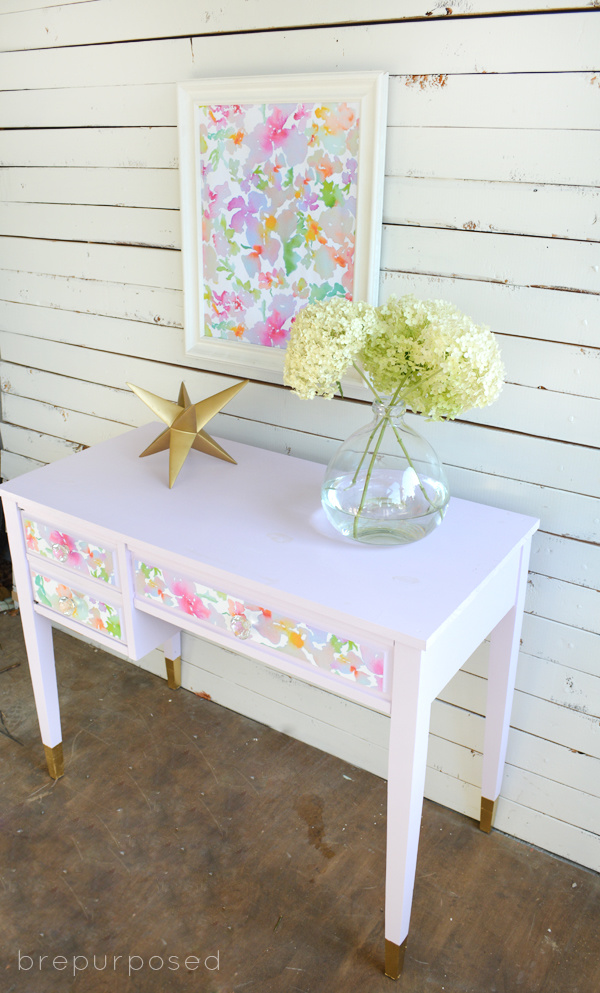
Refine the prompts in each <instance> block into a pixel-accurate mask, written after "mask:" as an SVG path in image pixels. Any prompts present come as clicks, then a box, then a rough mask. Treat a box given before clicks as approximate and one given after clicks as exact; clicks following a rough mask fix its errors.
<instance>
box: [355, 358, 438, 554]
mask: <svg viewBox="0 0 600 993" xmlns="http://www.w3.org/2000/svg"><path fill="white" fill-rule="evenodd" d="M352 365H353V366H354V368H355V369H356V371H357V373H358V374H359V376H360V377H361V378H362V379H363V380H364V381H365V383H366V384H367V386H368V387H369V389H370V390H371V393H372V394H373V396H374V397H375V399H376V400H377V402H378V403H380V404H381V406H382V407H383V408H384V411H385V413H384V415H383V423H382V424H381V428H380V434H379V438H378V439H377V444H376V446H375V449H374V451H373V455H372V456H371V461H370V463H369V468H368V470H367V478H366V479H365V485H364V489H363V492H362V497H361V501H360V506H359V508H358V511H357V514H356V517H355V518H354V526H353V531H354V537H355V538H356V537H357V533H358V520H359V517H360V514H361V512H362V510H363V508H364V505H365V503H366V500H367V490H368V488H369V482H370V480H371V475H372V472H373V467H374V465H375V459H376V456H377V453H378V452H379V448H380V447H381V443H382V441H383V436H384V434H385V428H386V421H387V422H388V423H389V425H390V427H391V428H392V431H393V432H394V435H395V436H396V441H397V442H398V444H399V445H400V448H401V449H402V451H403V453H404V457H405V458H406V461H407V462H408V464H409V466H410V468H411V469H412V470H413V472H414V474H415V476H416V477H417V480H418V483H419V489H420V490H421V493H422V494H423V496H424V497H425V499H426V500H427V503H428V504H429V506H430V507H433V503H432V501H431V499H430V498H429V494H428V493H427V490H426V489H425V487H424V486H423V483H422V482H421V477H420V476H419V473H418V472H417V470H416V469H415V467H414V465H413V462H412V459H411V457H410V455H409V454H408V451H407V449H406V445H405V444H404V442H403V441H402V438H401V436H400V434H399V433H398V429H397V427H396V425H395V424H394V422H393V420H392V418H391V417H390V414H389V410H390V408H391V407H393V406H394V404H396V403H397V402H398V399H399V397H400V394H401V392H402V386H398V387H397V389H396V391H395V393H394V394H393V396H392V397H391V398H390V401H389V403H387V404H386V403H385V402H384V401H383V400H382V399H381V397H380V396H379V394H378V393H377V390H376V389H375V387H374V386H373V384H372V383H371V382H370V381H369V380H368V379H367V377H366V376H365V374H364V373H363V371H362V369H361V368H360V367H359V366H357V365H356V363H355V362H353V363H352ZM377 430H378V428H377V426H375V428H374V429H373V431H372V432H371V434H370V436H369V440H368V442H367V445H366V447H365V450H364V452H363V455H362V458H361V460H360V462H359V464H358V466H357V468H356V472H355V473H354V478H353V480H352V484H351V485H354V484H355V483H356V480H357V478H358V474H359V472H360V470H361V468H362V465H363V462H364V461H365V458H366V456H367V453H368V451H369V448H370V447H371V442H372V441H373V438H374V437H375V434H376V433H377Z"/></svg>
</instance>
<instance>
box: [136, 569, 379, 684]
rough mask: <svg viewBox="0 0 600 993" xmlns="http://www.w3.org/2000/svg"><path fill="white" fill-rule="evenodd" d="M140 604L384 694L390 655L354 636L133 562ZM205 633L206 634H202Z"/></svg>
mask: <svg viewBox="0 0 600 993" xmlns="http://www.w3.org/2000/svg"><path fill="white" fill-rule="evenodd" d="M133 564H134V572H135V588H136V598H137V599H138V601H139V600H141V601H143V602H145V603H146V604H152V605H154V606H155V607H158V608H159V609H160V611H161V613H162V612H163V611H164V612H165V614H167V613H169V614H172V615H174V618H175V619H176V618H177V615H178V616H179V617H180V618H182V619H183V618H185V619H186V620H187V622H188V623H189V622H190V621H191V622H192V623H193V624H196V623H197V624H198V626H199V627H203V628H213V629H216V630H218V631H220V632H227V633H228V634H229V635H231V637H232V641H233V639H238V640H240V641H245V642H248V643H249V644H252V645H254V646H255V647H262V648H267V649H269V650H270V651H271V652H273V651H275V652H276V653H278V654H279V653H280V654H281V655H282V656H283V657H287V658H288V659H290V660H293V661H294V662H296V663H301V664H304V665H306V666H309V667H311V668H312V669H318V670H320V671H321V672H322V673H323V674H324V675H329V676H334V677H337V678H339V679H341V680H343V681H344V682H345V683H346V684H348V683H349V684H352V685H354V686H356V687H360V688H361V689H367V690H371V691H375V693H376V694H381V693H382V691H383V688H384V687H383V682H384V668H385V663H386V658H387V653H388V649H387V648H386V647H385V646H383V645H377V644H375V643H374V642H371V641H367V640H364V639H363V638H362V637H361V638H360V640H358V639H357V638H355V637H352V636H351V633H349V632H344V631H329V630H327V629H326V628H325V627H320V626H319V625H318V624H315V623H313V622H311V621H305V620H302V619H299V618H298V617H294V616H292V615H291V614H288V613H284V612H283V611H281V610H278V609H273V608H272V607H271V606H270V605H269V604H257V603H253V602H251V601H249V600H248V599H244V598H242V597H240V596H239V595H237V594H236V593H235V592H232V591H231V590H218V589H215V588H213V587H211V586H207V585H205V584H203V583H201V582H199V581H197V580H196V579H192V578H190V577H189V576H186V575H183V574H182V573H181V572H178V571H176V570H173V569H169V568H164V567H158V566H156V565H154V564H152V563H150V562H148V561H144V560H142V559H140V558H139V557H137V556H134V559H133ZM199 633H200V632H199Z"/></svg>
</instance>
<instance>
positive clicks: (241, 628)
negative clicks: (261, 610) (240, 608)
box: [229, 614, 252, 641]
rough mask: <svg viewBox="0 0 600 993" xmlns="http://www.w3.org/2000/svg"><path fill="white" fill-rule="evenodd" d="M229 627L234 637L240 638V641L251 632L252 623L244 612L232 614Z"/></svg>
mask: <svg viewBox="0 0 600 993" xmlns="http://www.w3.org/2000/svg"><path fill="white" fill-rule="evenodd" d="M229 627H230V628H231V631H232V632H233V634H234V635H235V636H236V638H240V639H241V640H242V641H243V640H244V639H245V638H249V637H250V635H251V634H252V623H251V622H250V621H249V620H248V618H247V617H245V616H244V614H234V615H233V617H232V618H231V620H230V622H229Z"/></svg>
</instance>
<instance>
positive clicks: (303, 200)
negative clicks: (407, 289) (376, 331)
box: [178, 72, 388, 383]
mask: <svg viewBox="0 0 600 993" xmlns="http://www.w3.org/2000/svg"><path fill="white" fill-rule="evenodd" d="M387 83H388V77H387V73H384V72H356V73H319V74H307V75H304V74H294V75H284V76H253V77H225V78H219V79H200V80H194V81H191V82H185V83H181V84H179V86H178V129H179V150H180V185H181V227H182V252H183V277H184V278H183V285H184V335H185V352H186V359H187V360H188V361H190V362H191V363H193V364H194V365H198V366H200V367H202V368H204V369H206V370H210V371H215V372H224V373H229V374H231V375H236V376H243V377H245V378H250V379H255V380H259V381H265V382H276V383H280V382H281V380H282V370H283V361H284V352H285V340H286V337H287V335H288V334H289V326H290V324H291V321H292V319H293V316H294V315H295V313H296V312H297V311H298V310H299V309H300V308H301V307H302V306H304V305H306V303H309V302H313V300H314V299H319V298H325V297H328V296H333V295H346V296H351V297H352V298H353V299H355V300H364V301H366V302H368V303H372V304H376V303H377V302H378V288H379V265H380V245H381V225H382V204H383V177H384V156H385V129H386V123H387V121H386V118H387ZM298 204H299V206H298ZM294 225H295V226H294ZM352 226H353V227H352ZM253 239H256V241H253ZM275 242H277V244H275ZM290 246H291V247H290Z"/></svg>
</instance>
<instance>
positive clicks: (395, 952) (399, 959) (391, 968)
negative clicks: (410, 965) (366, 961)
mask: <svg viewBox="0 0 600 993" xmlns="http://www.w3.org/2000/svg"><path fill="white" fill-rule="evenodd" d="M407 941H408V938H405V939H404V941H403V942H402V944H401V945H396V944H394V942H393V941H388V940H387V938H386V939H385V970H384V971H385V974H386V976H387V977H388V979H399V978H400V974H401V972H402V969H403V967H404V953H405V952H406V942H407Z"/></svg>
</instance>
